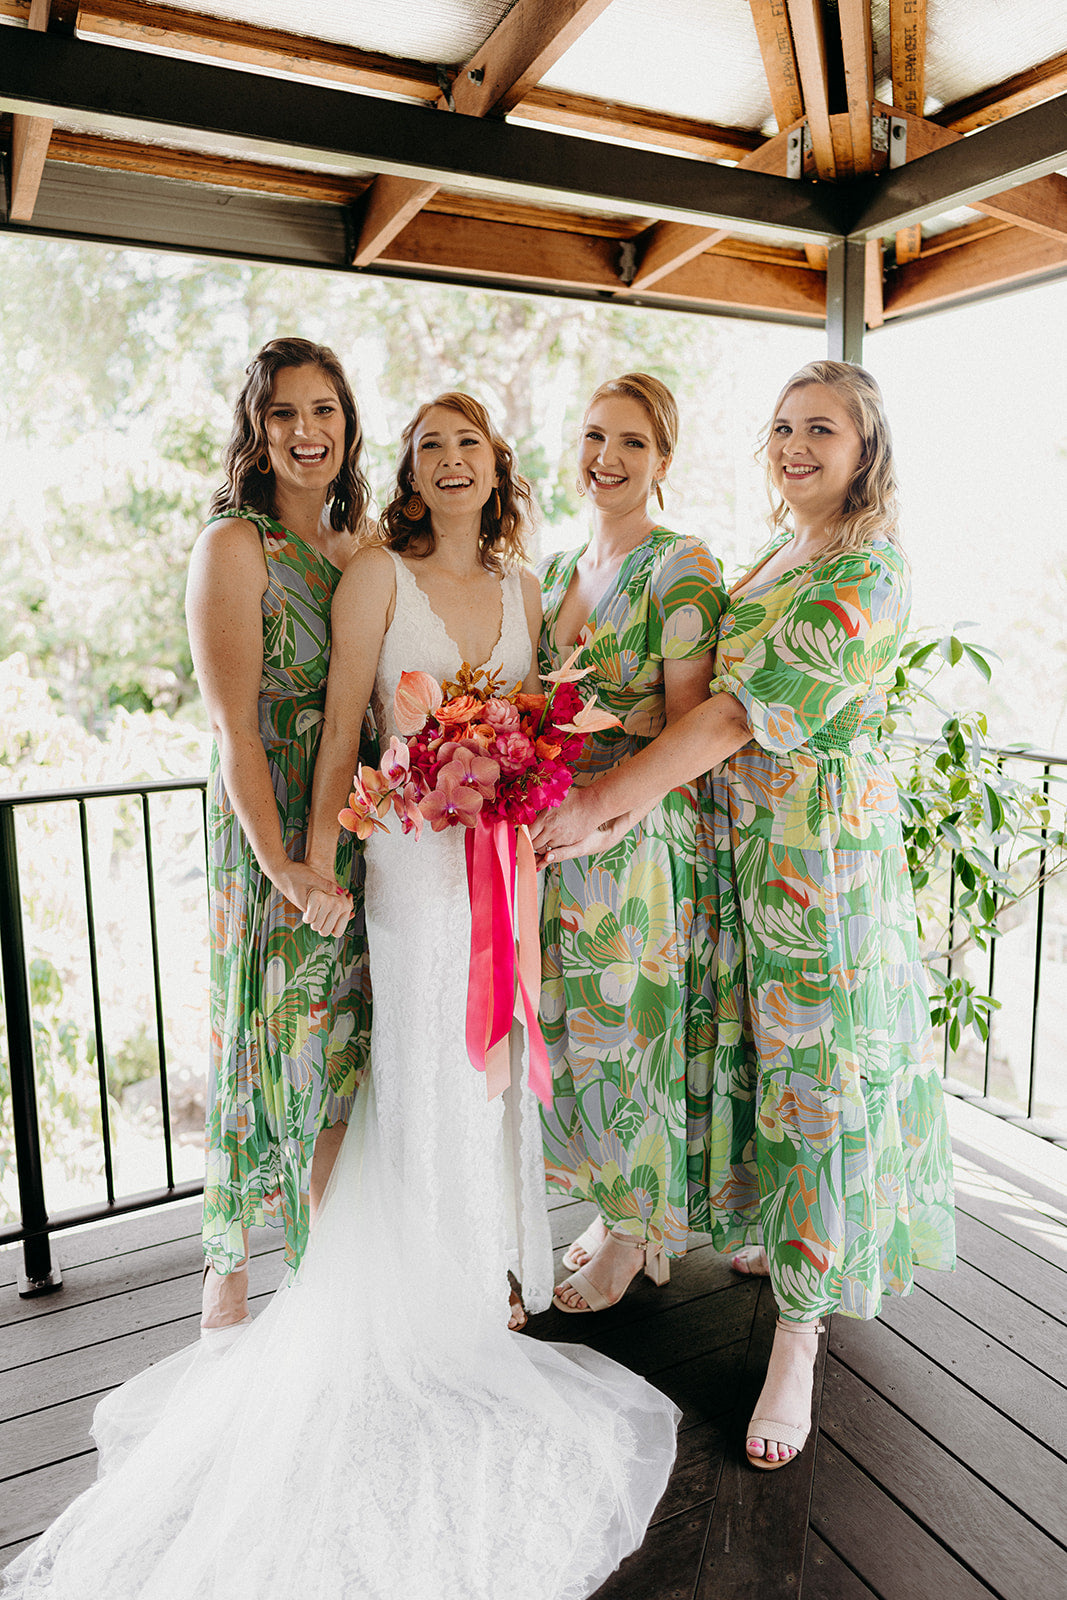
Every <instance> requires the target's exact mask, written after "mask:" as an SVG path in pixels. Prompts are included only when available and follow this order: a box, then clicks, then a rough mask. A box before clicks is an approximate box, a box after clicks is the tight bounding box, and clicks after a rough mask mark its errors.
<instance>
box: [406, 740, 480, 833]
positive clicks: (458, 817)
mask: <svg viewBox="0 0 1067 1600" xmlns="http://www.w3.org/2000/svg"><path fill="white" fill-rule="evenodd" d="M461 753H462V752H461ZM457 768H458V774H462V771H463V769H462V767H460V766H459V763H458V762H456V761H450V762H449V763H448V765H447V766H446V767H442V769H441V771H440V772H439V773H438V775H437V787H436V788H435V789H434V791H433V793H432V794H428V795H426V796H425V797H424V799H423V800H422V804H421V809H422V814H423V817H424V818H425V819H426V821H427V822H428V823H429V824H430V827H431V828H432V829H433V831H434V833H441V832H442V830H443V829H445V828H448V827H450V826H451V825H452V824H453V823H454V822H461V823H462V824H463V826H464V827H465V828H473V827H474V825H475V823H476V822H477V820H478V813H479V812H480V811H481V809H482V805H483V800H482V794H481V791H480V790H479V789H477V788H475V787H474V785H473V784H471V783H467V782H465V781H464V779H463V777H462V776H460V775H458V774H457Z"/></svg>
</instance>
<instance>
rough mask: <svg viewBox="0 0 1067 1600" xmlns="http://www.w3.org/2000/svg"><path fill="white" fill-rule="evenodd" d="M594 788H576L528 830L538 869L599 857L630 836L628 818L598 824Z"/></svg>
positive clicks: (630, 820)
mask: <svg viewBox="0 0 1067 1600" xmlns="http://www.w3.org/2000/svg"><path fill="white" fill-rule="evenodd" d="M594 788H595V786H594V785H592V784H590V785H586V786H584V787H583V786H579V785H578V784H575V785H573V786H572V787H571V789H570V790H569V791H568V793H567V795H566V797H565V798H564V800H563V803H562V804H561V805H558V806H556V807H554V808H553V810H551V811H542V812H541V815H540V816H539V817H538V818H537V821H536V822H535V823H534V824H533V826H532V827H531V829H530V838H531V840H532V841H533V847H534V854H535V857H536V860H537V866H538V868H539V869H540V868H541V867H546V866H551V865H552V864H553V862H556V861H567V860H569V859H570V858H571V857H572V856H595V855H600V854H601V853H602V852H603V851H605V850H610V849H611V847H612V846H613V845H615V844H617V843H618V841H619V840H620V839H621V838H622V837H623V835H624V834H627V833H629V831H630V829H631V828H632V827H633V825H634V822H635V821H636V818H635V817H633V816H631V815H630V814H627V815H625V816H621V817H612V818H610V819H609V820H608V821H606V822H600V821H598V816H599V812H598V810H597V802H596V798H595V794H594Z"/></svg>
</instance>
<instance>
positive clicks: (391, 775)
mask: <svg viewBox="0 0 1067 1600" xmlns="http://www.w3.org/2000/svg"><path fill="white" fill-rule="evenodd" d="M380 770H381V774H382V777H383V778H384V779H385V781H386V782H387V783H388V784H389V785H390V786H391V787H393V788H396V787H400V786H402V785H403V784H405V783H406V782H407V777H408V773H409V771H410V770H411V756H410V753H409V751H408V747H407V745H406V744H405V743H404V741H403V739H398V738H397V737H396V735H395V734H394V735H393V737H392V738H391V739H390V741H389V748H388V750H387V751H386V752H385V755H384V756H383V757H382V764H381V769H380Z"/></svg>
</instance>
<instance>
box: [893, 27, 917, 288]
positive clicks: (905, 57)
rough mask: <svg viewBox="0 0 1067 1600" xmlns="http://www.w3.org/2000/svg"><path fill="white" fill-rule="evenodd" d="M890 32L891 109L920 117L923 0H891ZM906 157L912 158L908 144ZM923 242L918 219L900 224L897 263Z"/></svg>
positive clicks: (913, 255)
mask: <svg viewBox="0 0 1067 1600" xmlns="http://www.w3.org/2000/svg"><path fill="white" fill-rule="evenodd" d="M889 32H890V40H891V45H892V54H893V106H894V109H895V110H897V111H899V112H901V113H903V115H904V116H906V117H921V116H922V114H923V106H924V105H925V103H926V94H925V82H926V0H890V4H889ZM918 153H919V154H921V153H922V152H918ZM908 160H909V161H912V160H914V156H913V155H912V152H911V148H910V146H909V149H908ZM922 243H923V240H922V229H921V227H920V226H919V225H918V224H917V223H916V224H914V225H913V226H912V227H910V228H901V230H900V232H899V233H898V234H897V236H896V250H897V264H898V265H903V264H904V263H906V262H908V261H917V260H918V259H919V256H920V254H921V252H922Z"/></svg>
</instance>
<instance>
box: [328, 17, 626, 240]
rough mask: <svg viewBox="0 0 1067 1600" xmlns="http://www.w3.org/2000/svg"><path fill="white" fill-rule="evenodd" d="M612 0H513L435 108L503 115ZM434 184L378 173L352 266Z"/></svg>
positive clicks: (400, 225) (414, 210)
mask: <svg viewBox="0 0 1067 1600" xmlns="http://www.w3.org/2000/svg"><path fill="white" fill-rule="evenodd" d="M610 3H611V0H516V3H515V5H513V6H512V8H511V10H510V11H509V12H507V14H506V15H505V16H504V17H503V19H502V20H501V21H500V22H499V23H498V24H497V26H496V27H495V28H494V29H493V31H492V33H491V34H490V35H489V38H488V39H487V40H486V41H485V43H484V44H483V45H482V47H481V49H480V50H477V51H476V52H475V54H474V55H473V56H472V57H471V59H470V61H469V62H468V63H467V65H466V67H465V68H464V69H463V70H462V71H461V72H460V73H459V75H458V77H457V78H456V81H455V83H454V85H453V88H452V95H451V105H449V103H448V101H447V100H446V99H445V98H444V97H443V96H442V97H441V98H440V99H439V100H438V102H437V104H438V107H439V108H446V107H447V109H449V110H455V111H458V112H460V113H461V114H464V115H466V116H472V117H484V116H487V115H488V114H489V113H490V112H494V113H497V114H500V115H502V114H503V113H505V112H507V111H509V110H510V109H511V107H512V106H514V105H517V104H518V102H519V101H520V100H521V99H522V97H523V95H524V94H525V93H526V91H527V90H528V89H531V88H532V87H533V86H534V84H536V82H537V81H538V79H539V78H541V77H542V76H543V75H544V74H545V73H546V72H547V71H548V70H549V68H550V67H552V66H554V65H555V63H556V61H558V60H559V58H560V56H562V55H563V54H564V52H565V51H567V50H568V49H569V48H570V46H571V45H572V44H573V43H574V41H575V40H576V39H577V38H579V37H580V35H581V34H582V33H584V32H585V30H586V28H588V27H589V25H590V23H592V22H595V21H596V19H597V17H599V16H600V14H601V13H602V12H603V11H605V10H606V9H607V7H608V6H609V5H610ZM436 188H437V185H436V184H426V183H420V182H418V181H417V180H414V179H410V178H397V177H392V176H387V175H385V174H383V175H381V176H380V177H378V178H376V179H375V181H374V183H373V184H372V185H371V188H370V191H369V193H368V195H367V198H366V201H365V205H364V212H363V218H362V222H361V225H360V230H359V238H358V240H357V242H356V249H355V252H354V254H353V257H352V264H353V266H357V267H365V266H367V265H368V264H369V263H370V262H372V261H375V260H377V258H378V256H380V255H381V253H382V251H383V250H384V249H385V247H386V245H387V244H388V243H389V241H390V240H391V239H393V238H395V237H396V235H397V234H398V233H400V232H401V231H402V230H403V229H404V228H405V227H406V226H407V225H408V223H409V222H410V221H411V219H412V218H413V217H414V216H416V215H417V214H418V212H419V211H421V210H422V207H423V206H424V205H425V204H426V201H427V200H429V198H430V197H431V195H433V194H434V193H435V191H436Z"/></svg>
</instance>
